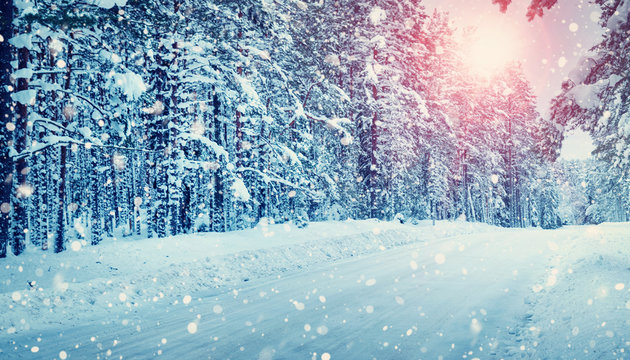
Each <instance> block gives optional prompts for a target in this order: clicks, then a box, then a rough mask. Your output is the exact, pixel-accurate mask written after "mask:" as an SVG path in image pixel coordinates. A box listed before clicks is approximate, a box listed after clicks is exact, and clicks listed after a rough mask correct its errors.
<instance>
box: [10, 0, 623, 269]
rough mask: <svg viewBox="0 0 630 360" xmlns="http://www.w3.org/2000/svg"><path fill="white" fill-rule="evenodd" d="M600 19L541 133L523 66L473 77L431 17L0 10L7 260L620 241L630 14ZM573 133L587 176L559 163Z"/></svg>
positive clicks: (374, 1)
mask: <svg viewBox="0 0 630 360" xmlns="http://www.w3.org/2000/svg"><path fill="white" fill-rule="evenodd" d="M486 1H488V0H486ZM493 2H497V3H501V7H502V8H503V7H505V6H507V5H508V4H509V3H510V1H505V0H504V1H497V0H493ZM594 2H595V3H596V4H598V5H599V6H601V8H602V15H601V18H600V19H599V25H601V26H602V27H606V28H608V31H607V32H606V33H605V35H604V36H603V38H602V40H601V42H600V43H598V44H597V45H596V46H595V47H594V48H593V50H592V54H593V55H592V56H591V57H588V58H585V59H583V61H582V62H581V63H580V66H579V67H578V68H576V69H575V70H574V71H573V72H571V76H569V78H568V79H567V80H566V81H565V82H564V84H563V86H562V89H561V92H560V94H559V95H558V96H557V97H556V98H554V100H553V101H552V103H551V104H550V109H551V110H550V116H542V115H541V114H539V112H538V110H537V99H536V97H535V96H534V94H533V91H532V87H531V85H530V83H529V82H528V80H527V78H526V77H525V75H524V74H523V70H522V67H521V64H519V63H518V62H514V63H511V64H509V65H508V66H506V67H505V69H503V70H502V71H500V72H497V73H494V74H492V75H489V76H485V75H480V74H477V73H475V72H474V71H471V70H470V69H469V68H468V66H467V63H466V61H465V59H464V55H463V54H462V51H461V48H462V43H464V42H466V41H467V36H474V34H467V33H465V34H464V35H463V36H460V35H457V34H456V30H455V29H456V28H457V24H456V23H454V22H453V21H451V20H450V19H449V16H448V14H446V13H442V12H438V11H435V12H427V11H425V10H424V7H423V5H422V1H420V0H403V1H394V0H370V1H363V2H357V1H350V0H336V1H324V0H312V1H302V0H292V1H274V0H262V1H258V0H256V1H255V0H239V1H230V0H225V1H221V0H213V1H210V2H207V1H198V0H37V1H34V0H2V1H0V4H1V11H2V24H1V25H0V26H1V31H2V32H1V34H0V57H1V59H0V66H1V67H2V68H1V71H0V76H1V78H0V83H1V84H2V89H1V90H0V96H1V97H2V100H1V103H0V116H1V117H2V126H1V128H0V143H1V144H2V145H1V148H0V159H1V166H2V172H1V174H0V176H1V178H2V179H3V181H2V182H1V183H0V197H1V198H0V203H1V205H0V210H1V213H0V215H1V216H0V257H6V256H7V254H8V253H9V252H11V253H12V254H14V255H19V254H21V253H22V252H24V251H25V249H26V248H27V247H35V248H40V249H44V250H46V249H50V250H52V251H54V252H62V251H64V250H65V249H66V247H67V245H68V243H69V240H71V239H81V240H85V241H86V242H87V243H89V244H92V245H96V244H98V243H99V242H101V241H102V240H103V239H106V238H121V237H131V236H138V237H143V238H152V237H157V238H164V237H167V236H171V235H178V234H186V233H195V232H227V231H233V230H239V229H247V228H251V227H253V226H255V225H256V224H259V223H261V222H262V223H269V224H271V223H284V222H291V223H293V224H295V225H296V226H298V227H304V226H307V225H308V223H309V222H316V221H326V220H344V219H381V220H393V219H397V220H399V221H401V222H413V221H416V220H423V219H433V220H444V219H446V220H455V219H459V220H466V221H469V222H483V223H487V224H492V225H499V226H503V227H542V228H545V229H551V228H557V227H560V226H562V225H564V224H599V223H601V222H605V221H627V220H628V216H629V210H630V182H629V181H630V180H629V179H628V175H629V165H630V162H629V160H630V147H629V146H628V142H629V141H630V115H629V114H630V112H629V108H630V98H629V96H630V74H629V73H628V69H630V63H629V58H630V49H629V48H630V42H629V41H628V37H627V33H628V32H630V22H629V21H628V7H630V4H629V3H630V2H628V1H625V2H624V1H620V0H596V1H594ZM553 4H555V1H536V0H535V1H533V3H532V5H531V7H530V12H529V13H528V16H529V17H530V18H533V17H536V16H538V15H542V12H543V9H548V8H550V7H551V6H553ZM498 11H499V9H497V12H498ZM570 129H582V130H584V131H586V132H587V133H589V134H590V135H591V136H592V138H593V141H594V143H595V147H596V148H595V151H594V153H593V158H592V159H589V160H587V161H566V160H562V159H558V158H559V154H560V149H561V146H562V141H563V138H564V136H565V133H566V131H568V130H570Z"/></svg>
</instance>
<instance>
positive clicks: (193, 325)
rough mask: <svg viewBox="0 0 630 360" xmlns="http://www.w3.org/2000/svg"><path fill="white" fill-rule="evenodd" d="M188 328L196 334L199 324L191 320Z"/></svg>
mask: <svg viewBox="0 0 630 360" xmlns="http://www.w3.org/2000/svg"><path fill="white" fill-rule="evenodd" d="M187 330H188V332H189V333H191V334H194V333H196V332H197V324H195V323H194V322H191V323H189V324H188V327H187Z"/></svg>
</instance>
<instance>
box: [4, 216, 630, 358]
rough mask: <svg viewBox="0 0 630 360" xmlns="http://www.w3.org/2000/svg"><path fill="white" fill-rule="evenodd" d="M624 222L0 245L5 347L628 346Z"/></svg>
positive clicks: (152, 352)
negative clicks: (2, 249)
mask: <svg viewBox="0 0 630 360" xmlns="http://www.w3.org/2000/svg"><path fill="white" fill-rule="evenodd" d="M628 238H630V223H622V224H602V225H599V226H582V227H578V226H575V227H566V228H563V229H559V230H550V231H545V230H538V229H525V230H523V229H513V230H503V229H498V228H494V227H491V226H488V225H483V224H471V223H466V222H438V223H437V225H436V226H435V227H433V226H431V225H430V222H421V223H420V224H419V225H403V224H400V223H398V222H380V221H376V220H368V221H345V222H323V223H312V224H311V225H309V227H308V228H306V229H298V228H296V227H294V226H292V225H290V224H280V225H269V224H267V223H261V224H260V225H259V226H257V227H256V228H254V229H251V230H246V231H239V232H232V233H225V234H216V233H209V234H195V235H183V236H177V237H171V238H165V239H143V240H125V241H122V240H117V241H115V240H107V241H105V242H104V243H102V244H101V245H99V246H96V247H93V246H89V245H87V244H86V243H84V242H83V241H81V240H78V241H79V243H80V244H81V246H80V247H78V246H77V248H78V249H77V250H76V251H68V252H64V253H61V254H52V253H45V252H42V251H40V250H34V249H30V250H29V252H28V253H26V254H24V255H22V256H20V257H9V258H7V259H4V260H2V261H0V265H1V266H0V279H2V280H0V306H2V307H3V308H4V309H8V311H3V312H2V313H0V357H4V356H8V357H9V358H12V357H29V355H31V356H32V352H34V351H36V352H37V354H38V356H40V357H42V358H55V357H57V358H62V357H63V358H66V357H67V358H96V357H107V358H119V357H120V356H122V357H123V358H147V357H154V356H157V355H158V354H160V355H163V356H164V357H166V358H178V357H179V358H227V357H230V358H233V359H241V358H242V359H252V358H312V357H314V356H315V355H314V354H316V357H317V358H323V357H322V356H323V355H324V354H328V355H327V356H326V358H330V359H364V358H378V359H387V358H417V357H420V358H439V357H441V358H444V359H451V358H453V359H454V358H464V357H465V358H470V359H473V358H479V359H486V358H497V359H498V358H505V359H513V358H548V359H574V358H624V357H626V355H625V354H626V352H627V351H628V346H629V343H628V342H629V341H630V330H629V329H630V320H628V319H630V317H629V316H628V314H629V313H630V291H629V287H630V284H629V281H630V280H628V279H630V277H629V276H628V275H629V267H628V264H630V253H629V252H628V251H627V249H628V247H627V244H628V240H627V239H628ZM62 353H63V356H62V355H61V354H62Z"/></svg>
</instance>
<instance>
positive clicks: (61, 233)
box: [55, 44, 72, 253]
mask: <svg viewBox="0 0 630 360" xmlns="http://www.w3.org/2000/svg"><path fill="white" fill-rule="evenodd" d="M71 60H72V44H68V60H67V61H66V77H65V84H64V89H66V90H70V75H71V72H72V65H71ZM67 106H69V105H67ZM62 118H63V119H64V122H63V126H64V127H66V126H68V123H69V121H70V120H71V119H70V118H69V117H66V116H63V117H62ZM67 157H68V147H67V146H61V149H60V156H59V166H60V170H59V207H58V208H57V236H56V237H55V252H56V253H58V252H62V251H64V250H65V246H66V245H65V242H66V223H65V216H64V215H65V211H66V208H67V204H66V175H67V174H66V171H67V169H66V167H67V166H66V163H67Z"/></svg>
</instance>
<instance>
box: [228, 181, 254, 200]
mask: <svg viewBox="0 0 630 360" xmlns="http://www.w3.org/2000/svg"><path fill="white" fill-rule="evenodd" d="M230 189H232V192H233V193H234V197H236V198H237V199H239V200H240V201H242V202H248V201H249V199H250V195H249V192H248V191H247V186H245V183H244V182H243V179H238V178H237V179H234V183H232V186H230Z"/></svg>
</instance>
